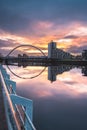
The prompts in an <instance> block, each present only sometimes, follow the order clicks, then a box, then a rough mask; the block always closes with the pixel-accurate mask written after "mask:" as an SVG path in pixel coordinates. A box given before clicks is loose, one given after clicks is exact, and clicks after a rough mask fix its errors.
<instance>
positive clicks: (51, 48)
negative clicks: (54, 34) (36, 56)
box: [48, 41, 72, 59]
mask: <svg viewBox="0 0 87 130" xmlns="http://www.w3.org/2000/svg"><path fill="white" fill-rule="evenodd" d="M48 58H54V59H55V58H57V59H71V58H72V55H71V54H70V53H68V52H65V51H63V50H61V49H58V48H56V42H53V41H52V42H50V43H49V44H48Z"/></svg>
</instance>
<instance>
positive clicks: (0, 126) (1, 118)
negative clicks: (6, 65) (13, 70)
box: [0, 81, 8, 130]
mask: <svg viewBox="0 0 87 130" xmlns="http://www.w3.org/2000/svg"><path fill="white" fill-rule="evenodd" d="M0 130H8V127H7V122H6V115H5V108H4V102H3V93H2V85H1V81H0Z"/></svg>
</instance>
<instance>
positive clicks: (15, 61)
mask: <svg viewBox="0 0 87 130" xmlns="http://www.w3.org/2000/svg"><path fill="white" fill-rule="evenodd" d="M3 63H4V64H5V65H12V66H18V67H23V68H24V67H27V66H30V67H31V66H37V67H39V66H43V67H48V80H50V81H51V82H53V81H56V76H57V75H58V74H62V73H63V72H65V71H69V70H71V69H73V68H75V67H77V68H80V69H82V73H83V75H84V76H87V64H86V63H84V62H81V61H62V60H61V61H59V60H55V59H48V58H47V57H44V58H18V57H6V59H4V62H3ZM44 70H45V69H44ZM42 72H43V70H42ZM40 74H41V73H40ZM40 74H38V75H37V76H39V75H40ZM15 75H16V74H15ZM16 76H17V75H16ZM37 76H35V77H37ZM18 77H19V76H18ZM33 78H34V77H33Z"/></svg>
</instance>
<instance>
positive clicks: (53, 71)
mask: <svg viewBox="0 0 87 130" xmlns="http://www.w3.org/2000/svg"><path fill="white" fill-rule="evenodd" d="M72 68H73V66H68V65H67V66H66V65H59V66H49V67H48V80H50V81H51V82H53V81H56V76H57V75H58V74H62V73H63V72H65V71H69V70H70V69H72Z"/></svg>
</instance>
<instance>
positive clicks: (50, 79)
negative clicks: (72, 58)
mask: <svg viewBox="0 0 87 130" xmlns="http://www.w3.org/2000/svg"><path fill="white" fill-rule="evenodd" d="M64 69H65V71H64ZM11 70H12V71H13V72H14V73H16V75H19V76H20V77H22V78H29V79H22V78H18V77H16V76H14V75H12V74H11V73H10V72H9V73H10V74H11V78H12V79H13V80H14V81H16V83H17V91H16V92H17V94H19V95H20V96H23V97H26V98H30V99H32V100H33V122H34V125H35V127H36V129H37V130H87V77H86V74H87V73H86V72H87V71H86V67H75V66H70V67H69V66H68V67H65V66H62V65H61V66H57V67H53V68H52V67H47V68H44V67H31V68H29V67H25V68H22V67H18V68H16V67H15V68H12V67H11ZM43 70H44V71H43ZM41 71H42V72H43V73H41ZM40 73H41V74H40ZM39 74H40V75H39ZM38 75H39V76H38ZM30 77H32V78H31V79H30ZM33 77H35V78H33Z"/></svg>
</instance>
